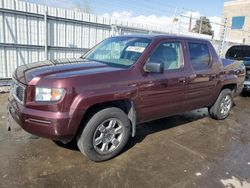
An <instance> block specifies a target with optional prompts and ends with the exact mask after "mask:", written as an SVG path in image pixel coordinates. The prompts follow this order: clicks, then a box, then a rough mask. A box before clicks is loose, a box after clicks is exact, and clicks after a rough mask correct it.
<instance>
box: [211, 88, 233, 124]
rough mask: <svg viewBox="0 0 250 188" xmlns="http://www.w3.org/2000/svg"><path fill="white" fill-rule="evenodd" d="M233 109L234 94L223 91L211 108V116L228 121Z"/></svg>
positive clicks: (229, 91) (227, 90)
mask: <svg viewBox="0 0 250 188" xmlns="http://www.w3.org/2000/svg"><path fill="white" fill-rule="evenodd" d="M232 107H233V94H232V91H231V90H230V89H224V90H222V91H221V93H220V95H219V97H218V98H217V100H216V102H215V103H214V105H213V106H211V107H210V108H209V114H210V116H211V117H212V118H213V119H217V120H223V119H226V118H227V117H228V115H229V113H230V111H231V109H232Z"/></svg>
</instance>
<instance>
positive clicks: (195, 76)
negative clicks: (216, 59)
mask: <svg viewBox="0 0 250 188" xmlns="http://www.w3.org/2000/svg"><path fill="white" fill-rule="evenodd" d="M195 78H197V74H191V75H190V76H189V79H191V80H192V79H195Z"/></svg>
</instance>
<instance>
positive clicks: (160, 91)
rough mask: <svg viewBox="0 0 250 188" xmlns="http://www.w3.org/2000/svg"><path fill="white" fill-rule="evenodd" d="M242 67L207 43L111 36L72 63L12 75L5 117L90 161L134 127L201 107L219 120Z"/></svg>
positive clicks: (112, 151)
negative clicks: (72, 146)
mask: <svg viewBox="0 0 250 188" xmlns="http://www.w3.org/2000/svg"><path fill="white" fill-rule="evenodd" d="M244 78H245V67H244V65H243V64H242V63H240V62H234V61H230V60H221V59H220V58H219V57H218V55H217V54H216V52H215V50H214V48H213V46H212V45H211V43H210V42H209V41H207V40H203V39H194V38H188V37H181V36H172V35H171V36H168V35H139V36H137V35H133V36H118V37H112V38H108V39H106V40H104V41H103V42H101V43H100V44H98V45H97V46H95V47H94V48H92V49H91V50H90V51H88V52H87V53H86V54H85V55H83V56H82V57H80V58H78V59H59V60H51V61H43V62H38V63H32V64H26V65H22V66H20V67H18V68H17V69H16V70H15V71H14V73H13V86H12V91H11V94H10V97H9V105H8V110H9V112H10V114H11V116H10V117H13V119H14V120H15V121H16V122H17V123H18V124H19V125H20V126H21V127H22V128H23V129H24V130H26V131H27V132H29V133H31V134H34V135H38V136H41V137H46V138H49V139H52V140H59V141H61V142H63V143H67V142H70V141H71V140H73V139H76V141H77V145H78V147H79V149H80V151H81V152H82V153H83V154H84V155H86V156H87V157H88V158H89V159H91V160H93V161H104V160H108V159H111V158H113V157H115V156H117V155H118V154H119V153H120V152H121V151H122V149H123V148H124V146H125V145H126V143H127V142H128V140H129V138H130V137H131V136H132V137H134V136H135V135H136V125H138V124H140V123H143V122H148V121H151V120H155V119H159V118H163V117H167V116H172V115H176V114H180V113H183V112H186V111H190V110H194V109H198V108H203V107H207V108H208V110H209V114H210V115H211V117H212V118H214V119H217V120H223V119H225V118H226V117H227V116H228V115H229V113H230V110H231V108H232V106H233V103H234V102H233V97H234V95H236V94H238V93H240V92H241V90H242V88H243V82H244Z"/></svg>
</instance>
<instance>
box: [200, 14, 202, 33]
mask: <svg viewBox="0 0 250 188" xmlns="http://www.w3.org/2000/svg"><path fill="white" fill-rule="evenodd" d="M201 29H202V17H201V18H200V28H199V34H201Z"/></svg>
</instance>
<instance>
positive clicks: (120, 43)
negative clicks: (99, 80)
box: [82, 37, 151, 67]
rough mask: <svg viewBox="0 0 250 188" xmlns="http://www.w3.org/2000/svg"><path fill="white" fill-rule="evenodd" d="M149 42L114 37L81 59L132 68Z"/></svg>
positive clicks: (141, 39) (132, 38) (133, 38)
mask: <svg viewBox="0 0 250 188" xmlns="http://www.w3.org/2000/svg"><path fill="white" fill-rule="evenodd" d="M150 42H151V40H150V39H146V38H135V37H114V38H109V39H106V40H104V41H103V42H101V43H100V44H98V45H97V46H96V47H94V48H93V49H92V50H90V51H89V52H88V53H86V54H85V55H84V56H83V57H82V58H84V59H87V60H93V61H99V62H102V63H105V64H108V65H110V66H118V67H130V66H132V65H133V64H134V63H135V62H136V61H137V60H138V58H139V57H140V56H141V54H142V53H143V52H144V50H145V49H146V47H147V46H148V45H149V44H150Z"/></svg>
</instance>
